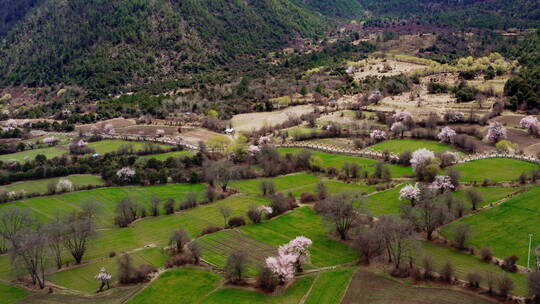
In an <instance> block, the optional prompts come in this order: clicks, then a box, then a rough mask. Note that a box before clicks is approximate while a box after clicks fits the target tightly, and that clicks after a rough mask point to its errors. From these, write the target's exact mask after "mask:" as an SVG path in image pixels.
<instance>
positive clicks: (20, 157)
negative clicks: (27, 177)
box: [0, 146, 69, 163]
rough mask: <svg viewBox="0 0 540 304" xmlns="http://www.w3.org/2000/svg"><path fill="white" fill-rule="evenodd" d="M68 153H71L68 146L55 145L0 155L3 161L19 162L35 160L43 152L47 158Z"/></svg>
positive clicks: (0, 159)
mask: <svg viewBox="0 0 540 304" xmlns="http://www.w3.org/2000/svg"><path fill="white" fill-rule="evenodd" d="M66 153H69V149H68V148H67V146H55V147H49V148H42V149H34V150H26V151H22V152H17V153H11V154H3V155H0V161H3V162H10V161H17V162H21V163H22V162H25V161H27V160H34V159H35V158H36V156H37V155H38V154H43V155H45V156H46V157H47V158H54V157H57V156H62V155H64V154H66Z"/></svg>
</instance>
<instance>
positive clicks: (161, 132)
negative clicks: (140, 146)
mask: <svg viewBox="0 0 540 304" xmlns="http://www.w3.org/2000/svg"><path fill="white" fill-rule="evenodd" d="M163 135H165V130H163V129H157V130H156V136H157V137H161V136H163Z"/></svg>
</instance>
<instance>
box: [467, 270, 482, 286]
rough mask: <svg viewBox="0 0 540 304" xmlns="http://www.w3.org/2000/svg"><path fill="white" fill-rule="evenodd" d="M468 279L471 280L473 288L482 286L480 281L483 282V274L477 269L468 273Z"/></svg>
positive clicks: (470, 284) (470, 283)
mask: <svg viewBox="0 0 540 304" xmlns="http://www.w3.org/2000/svg"><path fill="white" fill-rule="evenodd" d="M467 281H469V286H470V287H471V288H478V287H480V282H482V275H481V274H480V273H478V272H477V271H473V272H469V273H468V274H467Z"/></svg>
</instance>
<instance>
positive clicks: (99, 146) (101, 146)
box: [88, 139, 171, 154]
mask: <svg viewBox="0 0 540 304" xmlns="http://www.w3.org/2000/svg"><path fill="white" fill-rule="evenodd" d="M148 145H150V143H147V142H141V141H128V140H116V139H113V140H100V141H95V142H91V143H89V144H88V147H90V148H93V149H94V150H95V151H96V153H99V154H106V153H111V152H116V151H118V149H120V148H122V147H131V148H132V149H133V151H135V152H138V151H143V150H144V149H145V148H146V147H147V146H148ZM159 147H160V148H162V149H164V150H167V149H170V148H171V146H167V145H159Z"/></svg>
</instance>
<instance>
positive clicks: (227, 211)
mask: <svg viewBox="0 0 540 304" xmlns="http://www.w3.org/2000/svg"><path fill="white" fill-rule="evenodd" d="M219 213H221V216H223V221H224V222H225V223H224V227H227V219H228V218H229V217H230V216H231V214H232V209H231V208H229V207H228V206H225V205H221V206H219Z"/></svg>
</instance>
